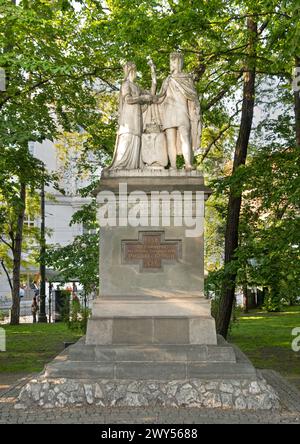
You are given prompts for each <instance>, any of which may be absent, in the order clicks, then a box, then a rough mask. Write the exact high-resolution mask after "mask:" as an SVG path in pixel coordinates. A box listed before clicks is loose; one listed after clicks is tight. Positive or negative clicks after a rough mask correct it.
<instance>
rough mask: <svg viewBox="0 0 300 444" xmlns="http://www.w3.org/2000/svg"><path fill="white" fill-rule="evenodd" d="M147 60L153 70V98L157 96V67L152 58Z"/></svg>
mask: <svg viewBox="0 0 300 444" xmlns="http://www.w3.org/2000/svg"><path fill="white" fill-rule="evenodd" d="M147 59H148V65H149V66H150V68H151V78H152V85H151V94H152V96H155V94H156V90H157V75H156V66H155V65H154V62H153V60H152V59H151V57H150V56H148V57H147Z"/></svg>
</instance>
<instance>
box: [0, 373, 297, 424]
mask: <svg viewBox="0 0 300 444" xmlns="http://www.w3.org/2000/svg"><path fill="white" fill-rule="evenodd" d="M263 374H264V376H265V378H266V379H267V380H268V382H269V383H270V384H272V385H273V387H274V388H275V389H276V390H277V392H278V393H279V395H280V397H281V402H282V409H281V410H280V411H278V412H263V411H260V412H249V411H248V412H241V411H234V410H219V409H214V410H211V409H196V408H180V409H173V408H162V407H157V408H128V407H126V408H121V407H115V408H109V409H108V408H102V407H101V408H99V407H84V408H65V409H57V408H56V409H53V410H41V409H34V410H25V411H24V410H15V409H14V404H15V401H16V397H17V396H18V393H19V391H20V389H21V387H22V386H23V385H24V384H25V383H26V381H27V378H23V379H21V380H19V381H18V382H17V383H16V384H14V385H12V386H11V387H10V389H9V390H7V391H6V392H5V393H2V395H0V424H7V423H13V424H16V423H19V424H24V423H27V424H28V423H29V424H31V423H35V424H48V423H54V424H59V423H63V424H68V423H69V424H78V423H84V424H256V423H260V424H266V423H268V424H280V423H282V424H300V392H299V391H297V389H296V388H295V387H294V386H292V385H291V384H289V383H288V382H287V381H286V380H285V379H283V378H282V377H281V376H280V375H279V374H278V373H276V372H274V371H270V370H264V371H263Z"/></svg>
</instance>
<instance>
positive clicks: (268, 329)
mask: <svg viewBox="0 0 300 444" xmlns="http://www.w3.org/2000/svg"><path fill="white" fill-rule="evenodd" d="M295 327H300V307H299V306H298V307H286V308H285V311H284V312H281V313H265V312H262V311H258V310H255V311H252V312H250V313H249V314H246V315H241V316H240V317H239V320H238V322H237V323H235V324H234V325H233V327H232V330H231V334H230V337H229V340H230V342H233V343H235V344H236V345H237V346H239V347H240V349H241V350H242V351H243V352H244V353H245V354H246V355H247V356H248V358H249V359H250V360H251V361H252V362H253V364H254V365H255V367H257V368H269V369H273V370H276V371H278V372H280V373H281V374H282V375H283V376H285V377H287V378H288V379H290V381H291V382H293V383H295V384H296V385H297V386H298V387H299V388H300V352H298V353H295V352H294V351H293V350H292V347H291V344H292V341H293V340H294V339H295V337H294V336H292V330H293V329H294V328H295Z"/></svg>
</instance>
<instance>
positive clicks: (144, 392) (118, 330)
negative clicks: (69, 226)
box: [18, 170, 279, 409]
mask: <svg viewBox="0 0 300 444" xmlns="http://www.w3.org/2000/svg"><path fill="white" fill-rule="evenodd" d="M174 191H175V193H174ZM158 192H159V193H162V194H160V199H158V200H159V205H158V204H157V194H155V193H158ZM153 193H154V194H153ZM172 193H173V194H172ZM97 194H98V203H99V206H100V208H99V220H100V222H101V225H102V228H101V241H100V257H101V260H100V294H99V297H98V298H97V299H96V300H95V302H94V305H93V310H92V318H91V319H90V320H89V322H88V329H87V335H86V337H85V338H82V339H81V340H80V341H79V342H78V343H77V344H75V345H73V346H70V347H69V348H68V349H67V350H66V351H64V352H63V353H61V354H60V355H59V356H58V357H57V358H56V359H55V360H54V361H53V362H51V363H50V364H48V365H47V366H46V368H45V372H44V373H43V374H42V375H41V376H40V377H38V378H37V379H35V380H32V381H31V382H30V383H29V384H27V386H26V387H25V388H24V389H23V390H22V392H21V395H20V403H19V405H18V407H20V408H21V407H28V406H32V405H36V404H37V405H39V406H40V407H45V408H53V407H59V406H72V405H73V406H82V405H90V404H94V405H99V406H107V407H112V406H122V405H124V406H150V405H152V406H156V405H164V406H172V407H176V406H178V407H180V406H186V407H206V408H237V409H272V408H276V407H278V405H279V403H278V397H277V395H276V393H275V392H274V390H273V389H272V387H270V386H269V385H268V384H267V383H266V382H265V380H264V379H263V378H262V377H261V375H260V374H259V373H258V372H257V371H256V370H255V368H254V367H253V366H252V364H251V363H250V362H249V361H248V360H247V358H246V357H245V356H244V355H243V354H242V353H241V352H240V351H239V350H238V349H236V348H234V347H232V346H231V345H229V344H228V343H227V342H226V341H224V339H223V338H221V337H217V335H216V330H215V322H214V319H213V318H212V316H211V312H210V302H209V301H208V300H207V299H206V298H205V297H204V293H203V284H204V265H203V251H204V239H203V221H204V203H205V199H206V198H207V197H208V196H209V194H210V190H209V189H208V188H206V187H205V185H204V182H203V177H202V175H201V174H200V173H199V172H195V171H193V172H183V171H171V172H170V171H167V170H163V171H152V172H149V171H143V172H141V171H139V170H137V171H130V172H128V171H123V172H122V171H114V172H113V171H111V172H105V173H104V174H103V176H102V179H101V183H100V186H99V189H98V190H97ZM151 197H152V200H151ZM180 198H181V201H180ZM137 201H138V203H137ZM105 205H106V210H105V213H106V214H105V216H106V218H105V220H106V223H105V224H104V226H103V215H104V212H103V211H102V210H103V208H104V207H105ZM184 207H185V211H183V210H184ZM101 208H102V210H101ZM168 208H169V209H170V211H168ZM181 210H182V211H183V213H181ZM101 211H102V213H101ZM180 215H181V216H182V220H183V222H187V223H188V224H187V225H186V223H183V224H180ZM138 220H139V221H140V222H141V220H142V221H143V223H142V224H141V225H138V224H137V221H138ZM147 221H148V222H147ZM151 221H152V224H151V223H150V222H151ZM154 221H155V222H156V224H153V222H154ZM192 221H193V223H194V226H193V224H192V223H191V222H192ZM146 222H147V223H146ZM166 222H167V223H166ZM130 223H131V225H132V224H133V225H134V226H131V225H130Z"/></svg>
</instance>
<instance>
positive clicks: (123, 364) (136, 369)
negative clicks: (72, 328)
mask: <svg viewBox="0 0 300 444" xmlns="http://www.w3.org/2000/svg"><path fill="white" fill-rule="evenodd" d="M45 376H46V377H48V378H79V379H80V378H92V379H93V378H102V379H103V378H104V379H106V378H107V379H116V380H122V379H127V380H130V379H132V380H136V379H140V380H166V379H189V378H210V379H218V378H225V379H226V378H232V376H234V377H235V378H238V379H241V378H245V377H249V376H252V377H256V370H255V368H254V367H253V366H252V364H251V363H250V362H249V360H248V359H247V358H246V357H245V355H243V354H242V353H241V352H239V351H237V350H235V349H234V348H233V347H232V346H230V345H229V344H227V343H226V342H225V341H224V340H222V338H221V337H219V345H216V346H209V345H203V346H201V345H200V346H199V345H156V346H154V345H152V346H149V345H144V346H131V345H126V346H125V345H124V346H92V345H86V344H85V342H84V339H82V340H80V341H79V342H78V343H77V344H75V345H73V346H70V347H68V348H67V349H66V350H65V351H64V352H63V353H61V354H60V355H59V356H58V357H57V358H56V359H55V360H54V361H52V362H51V363H50V364H48V365H47V366H46V368H45Z"/></svg>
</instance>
